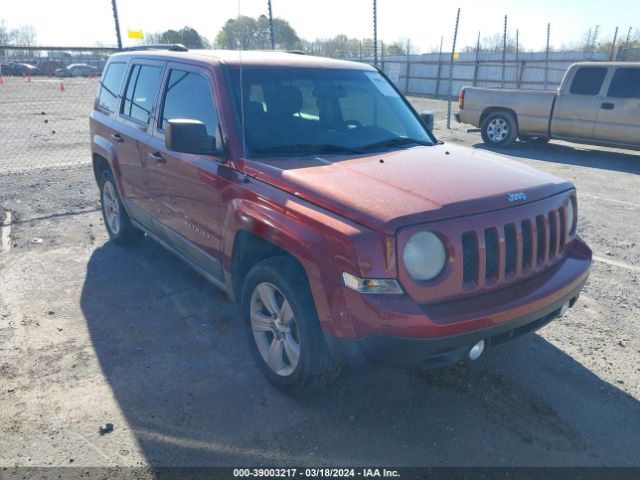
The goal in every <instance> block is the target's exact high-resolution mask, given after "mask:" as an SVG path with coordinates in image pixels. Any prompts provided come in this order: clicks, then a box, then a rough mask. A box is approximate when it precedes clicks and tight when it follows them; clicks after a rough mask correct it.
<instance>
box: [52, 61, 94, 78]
mask: <svg viewBox="0 0 640 480" xmlns="http://www.w3.org/2000/svg"><path fill="white" fill-rule="evenodd" d="M90 75H94V76H95V75H98V69H97V68H96V67H93V66H91V65H87V64H86V63H72V64H71V65H67V66H66V67H64V68H58V69H57V70H56V76H57V77H88V76H90Z"/></svg>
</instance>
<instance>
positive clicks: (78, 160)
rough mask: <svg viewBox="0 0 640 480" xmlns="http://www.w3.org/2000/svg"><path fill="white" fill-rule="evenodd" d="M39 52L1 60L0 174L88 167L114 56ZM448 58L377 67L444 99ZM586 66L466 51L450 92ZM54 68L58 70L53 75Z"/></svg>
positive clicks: (365, 58)
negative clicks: (74, 71)
mask: <svg viewBox="0 0 640 480" xmlns="http://www.w3.org/2000/svg"><path fill="white" fill-rule="evenodd" d="M38 48H42V49H43V51H46V52H47V53H46V54H42V53H40V56H34V52H33V51H29V52H22V53H28V55H21V56H19V55H16V52H14V53H13V55H12V56H11V57H9V58H7V57H5V58H3V57H0V63H1V64H2V74H1V76H0V175H6V174H11V173H15V172H25V171H31V170H35V169H41V168H46V167H53V166H64V165H75V164H82V163H89V162H90V150H89V120H88V117H89V113H90V112H91V109H92V107H93V102H94V99H95V95H96V91H97V88H98V84H99V81H100V73H101V71H102V68H103V67H104V64H105V62H106V61H107V59H108V55H109V53H110V52H109V51H93V52H92V51H90V49H89V48H87V49H83V50H84V51H78V52H69V51H64V50H63V49H60V48H59V47H55V48H56V49H55V50H51V49H47V48H46V47H38ZM105 50H108V49H105ZM1 51H2V50H1V48H0V52H1ZM383 52H384V53H385V55H382V53H383ZM17 53H20V52H17ZM316 53H320V52H316ZM352 53H354V52H352ZM632 53H636V52H629V56H631V54H632ZM367 54H368V55H367ZM347 58H349V57H347ZM450 58H451V54H450V53H445V52H441V53H432V54H424V55H407V54H404V55H388V54H386V52H385V48H384V47H383V46H382V45H381V48H380V51H379V56H378V66H379V67H380V68H381V69H382V70H383V71H384V72H385V73H386V75H387V76H388V77H389V78H390V79H391V80H392V81H393V82H394V83H395V84H396V85H397V87H398V88H399V89H400V91H402V92H403V93H405V94H407V95H418V96H427V97H435V98H446V97H447V96H448V94H449V75H450ZM351 59H352V60H356V61H362V62H366V63H370V64H373V63H374V56H373V55H372V54H371V51H370V50H369V51H363V52H362V55H361V54H360V50H358V52H357V53H356V55H355V56H354V57H351ZM585 60H596V61H597V60H608V56H607V54H599V53H595V54H594V53H589V52H551V53H548V52H526V53H524V52H522V53H507V54H506V55H504V57H503V55H502V53H499V52H498V53H496V52H482V51H477V52H462V53H460V54H458V55H456V57H455V60H454V62H453V70H452V71H451V76H452V92H451V93H452V95H453V96H457V95H458V93H459V91H460V89H461V88H462V87H464V86H466V85H475V86H486V87H498V88H500V87H503V88H523V89H525V88H526V89H530V88H534V89H544V88H546V89H554V88H557V86H558V85H559V84H560V81H561V80H562V76H563V75H564V72H565V71H566V69H567V67H568V66H569V65H570V64H572V63H574V62H579V61H585ZM54 62H57V63H54ZM21 63H29V64H31V65H34V66H35V68H36V69H35V70H33V71H31V72H24V71H23V72H20V71H11V68H12V67H11V66H12V65H16V64H21ZM78 63H80V64H87V65H90V66H92V67H93V69H94V70H93V72H94V73H92V74H88V75H87V74H85V76H79V77H66V76H58V75H65V73H64V72H62V71H61V70H60V69H63V68H64V66H67V65H70V64H78ZM59 65H62V66H59ZM53 66H56V68H55V69H52V67H53ZM14 68H15V67H14ZM11 73H13V74H11Z"/></svg>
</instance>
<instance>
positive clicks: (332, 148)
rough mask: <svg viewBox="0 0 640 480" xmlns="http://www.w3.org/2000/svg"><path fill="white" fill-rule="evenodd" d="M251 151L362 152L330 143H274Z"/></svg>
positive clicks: (258, 152) (262, 152) (260, 152)
mask: <svg viewBox="0 0 640 480" xmlns="http://www.w3.org/2000/svg"><path fill="white" fill-rule="evenodd" d="M251 153H257V154H265V153H266V154H268V153H306V154H313V153H362V151H360V150H357V149H355V148H350V147H345V146H342V145H334V144H331V143H322V144H308V143H306V144H305V143H299V144H293V145H274V146H272V147H263V148H256V149H254V150H252V151H251Z"/></svg>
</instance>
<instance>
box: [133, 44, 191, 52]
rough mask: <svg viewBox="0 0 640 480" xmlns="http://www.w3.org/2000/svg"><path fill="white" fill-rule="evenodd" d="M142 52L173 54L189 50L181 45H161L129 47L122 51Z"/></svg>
mask: <svg viewBox="0 0 640 480" xmlns="http://www.w3.org/2000/svg"><path fill="white" fill-rule="evenodd" d="M140 50H170V51H172V52H188V51H189V49H188V48H187V47H185V46H184V45H182V44H181V43H167V44H163V43H159V44H152V45H139V46H136V47H127V48H123V49H122V50H121V51H123V52H135V51H140Z"/></svg>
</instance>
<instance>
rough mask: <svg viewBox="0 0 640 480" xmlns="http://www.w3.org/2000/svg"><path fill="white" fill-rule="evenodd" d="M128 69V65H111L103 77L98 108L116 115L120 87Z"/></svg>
mask: <svg viewBox="0 0 640 480" xmlns="http://www.w3.org/2000/svg"><path fill="white" fill-rule="evenodd" d="M126 69H127V64H126V63H111V64H109V67H108V68H107V71H106V72H105V74H104V75H103V76H102V81H101V82H100V92H99V93H98V107H99V108H102V109H104V110H106V111H108V112H111V113H114V112H115V111H116V110H117V108H118V96H119V95H120V85H121V84H122V79H123V78H124V72H125V70H126Z"/></svg>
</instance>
